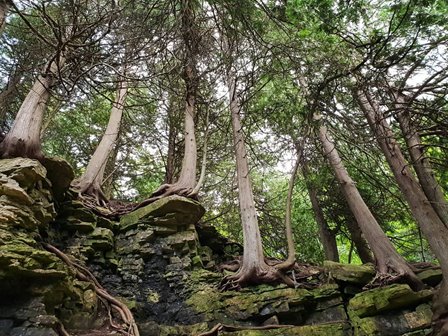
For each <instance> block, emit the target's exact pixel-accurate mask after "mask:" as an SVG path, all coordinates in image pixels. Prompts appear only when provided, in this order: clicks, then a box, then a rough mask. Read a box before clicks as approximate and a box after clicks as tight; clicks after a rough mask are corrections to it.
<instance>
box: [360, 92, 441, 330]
mask: <svg viewBox="0 0 448 336" xmlns="http://www.w3.org/2000/svg"><path fill="white" fill-rule="evenodd" d="M355 94H356V98H357V100H358V102H359V105H360V107H361V109H362V111H363V112H364V114H365V116H366V118H367V120H368V122H369V125H370V128H371V130H372V132H373V133H374V134H375V138H376V140H377V142H378V145H379V146H380V148H381V149H382V151H383V153H384V155H385V157H386V160H387V162H388V163H389V166H390V169H391V170H392V172H393V174H394V176H395V179H396V181H397V184H398V186H399V187H400V189H401V191H402V193H403V196H404V197H405V199H406V201H407V203H408V204H409V208H410V210H411V212H412V214H413V216H414V218H415V220H416V221H417V223H418V224H419V226H420V228H421V229H422V231H423V233H424V235H425V236H426V238H427V239H428V241H429V244H430V246H431V249H432V251H433V252H434V254H435V255H436V256H437V260H438V261H439V262H440V267H441V269H442V273H443V275H444V277H443V280H442V283H441V286H440V289H439V291H438V293H437V295H435V296H434V306H433V312H434V316H433V319H434V321H436V323H437V324H438V326H437V328H436V330H437V332H438V333H439V334H440V335H443V334H444V333H446V332H448V324H447V323H445V322H444V318H445V317H446V316H447V314H448V255H447V254H446V251H447V250H448V227H447V226H446V225H445V224H444V223H443V222H442V220H441V219H440V217H439V216H438V215H437V213H436V212H435V211H434V208H433V207H432V206H431V204H430V202H429V201H428V198H427V197H426V195H425V193H424V192H423V190H422V188H421V186H420V185H419V183H418V182H417V181H416V179H415V177H414V175H413V173H412V171H411V170H410V168H409V164H408V163H407V162H406V160H405V158H404V156H403V154H402V152H401V149H400V147H399V145H398V143H397V141H396V140H395V137H394V135H393V133H392V130H391V129H390V127H389V125H388V122H387V120H386V118H385V117H384V116H383V115H382V113H381V111H380V109H379V106H378V105H377V103H376V102H375V101H374V100H373V97H372V96H371V95H370V93H369V92H367V91H366V89H365V88H364V89H363V88H358V89H357V90H356V93H355Z"/></svg>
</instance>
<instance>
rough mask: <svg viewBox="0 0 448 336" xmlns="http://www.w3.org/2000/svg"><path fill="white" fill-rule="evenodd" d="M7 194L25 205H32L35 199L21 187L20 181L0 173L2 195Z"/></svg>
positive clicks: (0, 193) (0, 192) (0, 191)
mask: <svg viewBox="0 0 448 336" xmlns="http://www.w3.org/2000/svg"><path fill="white" fill-rule="evenodd" d="M1 195H5V196H7V197H8V198H10V199H12V200H13V201H14V202H17V203H19V204H23V205H32V204H33V203H34V200H33V199H32V198H31V197H30V196H29V195H28V194H27V193H26V191H25V190H24V189H23V188H22V187H20V185H19V182H17V181H16V180H13V179H10V178H8V177H7V176H6V175H4V174H0V196H1Z"/></svg>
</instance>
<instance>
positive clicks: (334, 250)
mask: <svg viewBox="0 0 448 336" xmlns="http://www.w3.org/2000/svg"><path fill="white" fill-rule="evenodd" d="M302 175H303V177H304V178H305V181H306V188H307V190H308V195H309V197H310V201H311V207H312V208H313V213H314V218H315V219H316V223H317V226H318V229H319V238H320V241H321V243H322V246H323V248H324V255H325V259H326V260H331V261H336V262H339V252H338V246H337V244H336V236H335V235H334V233H333V232H332V231H331V230H330V228H329V227H328V224H327V221H326V219H325V216H324V212H323V211H322V208H321V207H320V204H319V199H318V197H317V191H316V188H314V186H313V185H312V184H311V183H309V182H308V176H309V170H308V166H307V164H306V163H304V164H303V165H302Z"/></svg>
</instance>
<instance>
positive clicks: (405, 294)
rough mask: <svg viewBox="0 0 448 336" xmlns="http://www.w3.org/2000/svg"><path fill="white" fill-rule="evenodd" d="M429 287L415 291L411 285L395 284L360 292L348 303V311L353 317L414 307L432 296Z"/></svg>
mask: <svg viewBox="0 0 448 336" xmlns="http://www.w3.org/2000/svg"><path fill="white" fill-rule="evenodd" d="M432 295H433V292H432V291H431V290H429V289H427V290H422V291H420V292H414V291H413V290H412V289H411V288H410V287H409V285H406V284H394V285H390V286H387V287H380V288H375V289H372V290H369V291H365V292H362V293H359V294H357V295H355V297H353V298H352V299H351V300H350V302H349V304H348V313H349V315H350V316H351V317H352V318H353V317H366V316H373V315H376V314H378V313H380V312H384V311H390V310H394V309H398V308H402V307H410V306H411V307H412V305H417V304H419V303H421V302H427V301H429V300H430V299H431V298H432Z"/></svg>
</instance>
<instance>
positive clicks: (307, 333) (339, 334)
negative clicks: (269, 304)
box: [220, 323, 351, 336]
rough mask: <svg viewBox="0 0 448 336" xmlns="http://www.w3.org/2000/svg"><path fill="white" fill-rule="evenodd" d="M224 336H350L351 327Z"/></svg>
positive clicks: (337, 325) (310, 327) (340, 325)
mask: <svg viewBox="0 0 448 336" xmlns="http://www.w3.org/2000/svg"><path fill="white" fill-rule="evenodd" d="M220 335H222V336H296V335H300V336H323V335H331V336H349V335H351V327H350V325H349V324H348V323H328V324H321V325H307V326H298V327H289V328H277V329H266V330H242V331H236V332H224V333H222V334H220Z"/></svg>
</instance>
